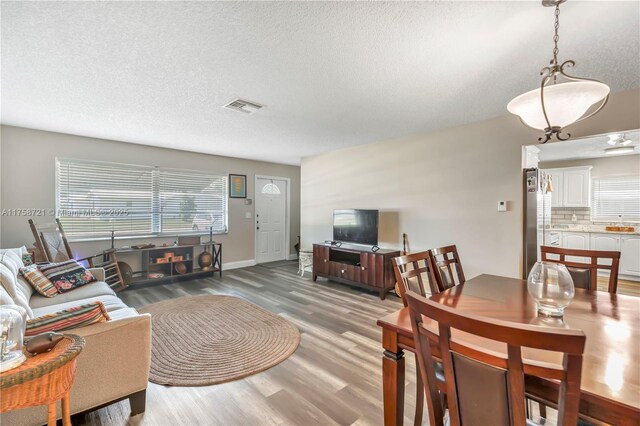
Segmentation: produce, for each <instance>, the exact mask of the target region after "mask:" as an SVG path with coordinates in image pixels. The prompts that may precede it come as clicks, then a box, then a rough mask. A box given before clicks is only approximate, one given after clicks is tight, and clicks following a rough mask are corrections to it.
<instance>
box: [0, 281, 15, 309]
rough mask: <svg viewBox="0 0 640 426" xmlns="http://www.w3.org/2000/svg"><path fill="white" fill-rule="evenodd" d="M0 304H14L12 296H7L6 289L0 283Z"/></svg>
mask: <svg viewBox="0 0 640 426" xmlns="http://www.w3.org/2000/svg"><path fill="white" fill-rule="evenodd" d="M0 305H15V303H14V302H13V298H12V297H11V296H9V293H7V290H5V289H4V286H1V285H0Z"/></svg>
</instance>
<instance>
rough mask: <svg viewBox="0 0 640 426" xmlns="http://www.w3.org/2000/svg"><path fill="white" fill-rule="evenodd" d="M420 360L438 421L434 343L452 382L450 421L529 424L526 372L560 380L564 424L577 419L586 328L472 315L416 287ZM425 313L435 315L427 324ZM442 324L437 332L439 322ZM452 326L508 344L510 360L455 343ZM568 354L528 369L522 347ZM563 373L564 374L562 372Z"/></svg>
mask: <svg viewBox="0 0 640 426" xmlns="http://www.w3.org/2000/svg"><path fill="white" fill-rule="evenodd" d="M406 299H407V303H408V305H409V308H410V316H411V326H412V329H413V335H414V340H415V342H416V348H418V364H419V367H420V373H421V375H422V380H423V383H424V384H425V389H426V391H427V392H426V393H427V395H428V396H429V401H428V402H429V403H428V407H429V418H430V421H431V424H432V425H443V424H444V417H443V413H444V411H445V410H444V407H443V406H442V398H441V397H440V395H439V393H438V388H437V378H436V375H435V371H434V369H433V368H428V367H429V366H432V364H433V361H434V357H433V354H432V350H433V347H432V344H431V343H430V342H433V343H435V342H437V344H436V347H438V348H439V350H440V354H439V355H440V356H441V358H442V363H443V367H444V375H445V382H446V396H447V404H448V408H449V420H450V424H451V425H453V426H459V425H464V424H467V425H468V424H479V423H478V421H479V420H481V422H482V423H483V424H509V425H513V426H520V425H522V426H524V425H525V423H526V405H525V401H526V400H525V386H524V374H525V370H526V371H527V374H532V373H535V375H538V376H540V377H544V378H553V379H556V380H560V383H561V386H560V398H559V405H558V415H559V419H563V420H562V421H560V422H559V424H576V422H577V418H578V417H577V416H578V405H579V401H580V373H581V369H582V354H583V353H584V347H585V342H586V337H585V335H584V333H583V332H582V331H581V330H571V329H551V328H545V327H538V326H533V325H525V324H515V323H510V322H506V321H501V320H496V319H493V318H483V317H478V316H474V315H468V314H464V313H462V312H460V311H459V310H456V309H455V308H452V307H449V306H445V305H442V304H440V303H437V302H434V301H432V300H429V299H426V298H425V297H423V296H421V295H418V294H417V293H415V292H411V291H408V292H407V293H406ZM425 318H427V319H430V320H431V321H430V322H429V324H425V323H424V321H425ZM433 322H435V323H436V324H437V334H436V333H435V331H433V330H434V323H433ZM452 329H454V330H459V331H463V332H465V333H469V334H472V335H475V336H479V337H482V338H485V339H490V340H493V341H496V342H502V343H504V344H506V349H507V350H506V355H505V357H506V359H505V358H500V356H499V355H496V354H495V353H488V352H484V351H482V350H481V349H479V348H478V347H476V346H474V347H473V348H471V347H467V346H465V345H464V344H463V343H462V342H461V341H459V340H456V342H454V343H452V342H451V335H452ZM523 347H527V348H533V349H544V350H549V351H555V352H561V353H563V362H562V365H558V366H554V368H550V367H549V368H539V366H536V367H535V368H528V367H527V366H525V365H524V363H523V360H522V348H523ZM558 372H561V373H562V374H558Z"/></svg>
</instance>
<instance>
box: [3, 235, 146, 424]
mask: <svg viewBox="0 0 640 426" xmlns="http://www.w3.org/2000/svg"><path fill="white" fill-rule="evenodd" d="M22 252H26V249H25V248H24V247H22V248H18V249H3V250H0V284H2V286H1V287H2V288H0V305H5V304H15V305H18V306H21V307H23V308H24V309H25V310H26V311H27V316H28V317H30V318H36V317H39V316H41V315H46V314H50V313H53V312H57V311H60V310H62V309H67V308H70V307H72V306H77V305H81V304H86V303H89V302H92V301H96V300H99V301H101V302H102V303H103V304H104V306H105V308H106V309H107V312H108V314H109V317H110V320H109V321H107V322H101V323H96V324H92V325H89V326H86V327H81V328H76V329H73V330H67V331H64V332H63V333H73V334H78V335H80V336H83V337H84V338H85V340H86V345H85V347H84V349H83V351H82V353H81V354H80V356H79V357H78V367H77V368H78V369H77V375H76V381H75V384H74V385H73V388H72V390H71V414H77V413H83V412H87V411H91V410H93V409H96V408H99V407H102V406H105V405H109V404H111V403H113V402H116V401H119V400H123V399H127V398H128V399H129V402H130V405H131V415H136V414H139V413H142V412H144V409H145V399H146V389H147V383H148V379H149V364H150V359H151V317H150V315H148V314H142V315H141V314H138V312H137V311H136V310H135V309H133V308H130V307H128V306H127V305H125V304H124V303H123V302H122V301H121V300H120V299H119V298H118V297H117V296H116V294H115V293H114V292H113V290H111V288H109V285H108V284H107V283H105V282H104V281H103V280H104V270H102V269H99V268H98V269H90V271H91V272H92V273H93V274H94V275H95V277H96V278H97V279H98V281H97V282H93V283H90V284H87V285H85V286H82V287H79V288H77V289H75V290H72V291H70V292H67V293H63V294H59V295H57V296H56V297H53V298H48V297H44V296H41V295H40V294H38V293H37V292H34V290H33V288H32V287H31V285H29V283H28V282H27V281H26V280H25V279H24V278H23V277H22V276H20V275H19V273H18V268H19V267H20V266H22V265H23V264H22V259H21V257H20V255H19V254H21V253H22ZM0 308H1V306H0ZM0 397H1V395H0ZM58 413H59V415H60V413H61V410H60V408H59V409H58ZM45 423H47V408H46V407H44V406H42V407H32V408H26V409H22V410H16V411H12V412H9V413H4V414H2V415H0V424H2V425H31V424H33V425H36V424H45Z"/></svg>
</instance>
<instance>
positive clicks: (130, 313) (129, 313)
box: [109, 308, 140, 321]
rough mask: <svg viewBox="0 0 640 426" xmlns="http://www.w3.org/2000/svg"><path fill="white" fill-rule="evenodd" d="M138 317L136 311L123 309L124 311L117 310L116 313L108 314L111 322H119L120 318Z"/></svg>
mask: <svg viewBox="0 0 640 426" xmlns="http://www.w3.org/2000/svg"><path fill="white" fill-rule="evenodd" d="M138 315H140V314H138V311H136V310H135V309H134V308H124V309H118V310H117V311H112V312H109V317H110V318H111V320H112V321H113V320H119V319H122V318H131V317H135V316H138Z"/></svg>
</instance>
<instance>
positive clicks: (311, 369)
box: [80, 262, 426, 425]
mask: <svg viewBox="0 0 640 426" xmlns="http://www.w3.org/2000/svg"><path fill="white" fill-rule="evenodd" d="M296 271H297V263H296V262H289V263H288V264H286V265H284V266H280V267H275V268H273V267H261V266H254V267H251V268H245V269H236V270H232V271H229V272H225V273H224V275H223V277H222V279H220V278H218V277H215V278H207V279H201V280H194V281H186V282H182V283H176V284H167V285H163V286H155V287H147V288H141V289H135V290H127V291H124V292H122V293H119V296H120V297H121V298H122V299H123V300H124V301H125V302H126V303H127V304H129V305H131V306H134V307H142V306H144V305H147V304H150V303H155V302H159V301H161V300H165V299H169V298H175V297H180V296H193V295H200V294H230V295H236V296H239V297H243V298H245V299H247V300H249V301H251V302H253V303H256V304H258V305H260V306H262V307H263V308H265V309H268V310H270V311H272V312H275V313H277V314H279V315H281V316H282V317H284V318H287V319H288V320H289V321H291V322H292V323H294V324H295V325H297V326H298V328H299V329H300V332H301V334H302V340H301V343H300V346H299V347H298V349H297V351H296V352H295V353H294V354H293V355H292V356H291V357H290V358H289V359H287V360H286V361H284V362H282V363H281V364H279V365H277V366H275V367H274V368H272V369H270V370H267V371H265V372H263V373H260V374H257V375H254V376H251V377H248V378H245V379H242V380H239V381H236V382H231V383H225V384H221V385H214V386H204V387H166V386H159V385H155V384H153V383H150V384H149V388H148V389H147V407H146V412H145V413H144V414H142V415H138V416H135V417H131V418H130V417H129V404H128V402H126V401H125V402H119V403H116V404H113V405H110V406H108V407H105V408H102V409H100V410H97V411H94V412H92V413H89V414H87V415H86V416H85V417H84V419H80V420H81V422H84V423H85V424H93V425H125V424H132V425H170V424H171V425H178V424H182V425H187V424H188V425H270V424H279V425H314V424H321V425H330V424H341V425H380V424H382V419H383V413H382V378H381V356H382V349H381V346H380V335H381V333H380V329H379V327H378V326H376V320H377V319H378V318H379V317H381V316H384V315H385V314H387V313H390V312H393V311H395V310H397V309H400V308H401V307H402V302H401V301H400V300H399V299H398V298H397V297H395V296H391V295H390V296H389V297H388V298H387V299H386V300H384V301H381V300H380V299H379V298H378V295H377V294H376V293H368V292H365V291H362V290H361V289H356V288H351V287H348V286H344V285H341V284H337V283H333V282H329V281H327V280H324V279H321V278H319V279H318V281H317V282H316V283H314V282H313V281H312V280H311V274H310V273H306V274H305V276H304V278H300V276H298V275H296ZM406 370H407V371H406V377H407V384H406V406H405V413H407V417H406V419H405V422H406V423H407V424H413V417H412V416H413V412H414V399H415V396H414V395H415V365H414V362H413V357H412V356H408V357H407V368H406ZM425 411H426V407H425Z"/></svg>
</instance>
